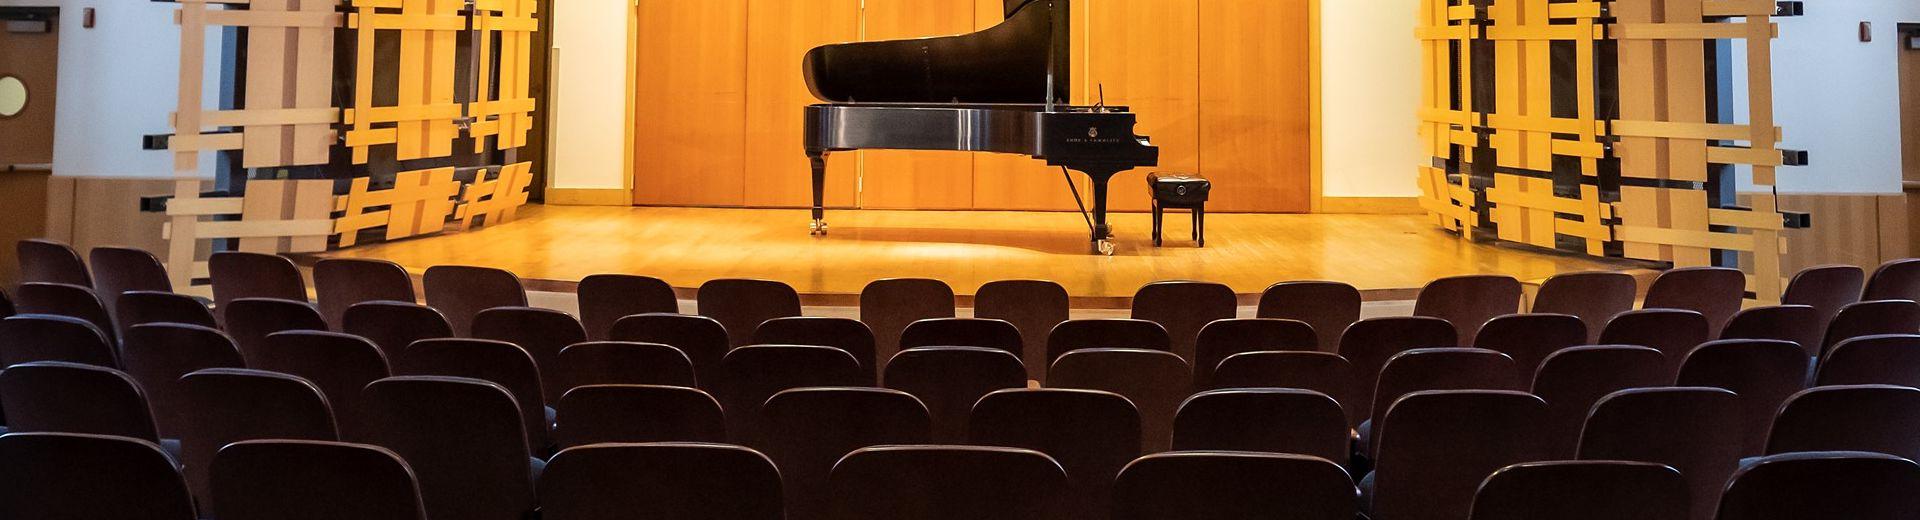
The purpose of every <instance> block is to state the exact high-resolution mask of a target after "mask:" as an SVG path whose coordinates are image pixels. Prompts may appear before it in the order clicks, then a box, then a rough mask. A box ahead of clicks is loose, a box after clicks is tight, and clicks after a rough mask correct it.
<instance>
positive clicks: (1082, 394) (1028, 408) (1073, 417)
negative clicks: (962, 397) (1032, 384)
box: [967, 388, 1140, 518]
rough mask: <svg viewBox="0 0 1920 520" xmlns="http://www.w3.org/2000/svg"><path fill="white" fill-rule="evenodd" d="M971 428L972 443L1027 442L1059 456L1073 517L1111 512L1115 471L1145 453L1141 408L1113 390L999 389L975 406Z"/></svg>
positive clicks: (1026, 445) (1066, 504)
mask: <svg viewBox="0 0 1920 520" xmlns="http://www.w3.org/2000/svg"><path fill="white" fill-rule="evenodd" d="M967 429H968V434H967V438H968V444H975V445H982V446H1009V447H1015V448H1026V449H1030V450H1034V451H1038V452H1041V453H1045V454H1047V456H1049V457H1052V458H1053V459H1054V460H1055V461H1057V462H1059V463H1060V466H1061V467H1062V468H1065V469H1066V471H1067V485H1066V489H1065V490H1064V495H1063V496H1064V499H1063V502H1064V503H1063V504H1061V505H1060V507H1062V508H1063V509H1065V510H1066V511H1067V512H1068V513H1069V515H1068V517H1069V518H1107V517H1108V516H1107V512H1108V510H1109V509H1111V508H1112V505H1113V499H1112V488H1113V480H1114V476H1116V475H1118V474H1119V473H1120V468H1122V467H1125V466H1126V465H1127V462H1129V461H1132V460H1133V459H1134V458H1135V457H1138V456H1140V413H1139V412H1137V411H1135V410H1134V408H1133V403H1132V402H1130V401H1128V400H1127V398H1125V397H1121V396H1120V394H1115V393H1112V392H1102V391H1098V390H1069V389H1061V388H1040V389H1031V390H1025V389H1022V390H1001V391H997V392H994V393H991V394H987V395H986V396H985V397H982V398H980V402H979V403H977V404H975V405H974V406H973V415H972V416H971V417H970V418H969V419H968V422H967Z"/></svg>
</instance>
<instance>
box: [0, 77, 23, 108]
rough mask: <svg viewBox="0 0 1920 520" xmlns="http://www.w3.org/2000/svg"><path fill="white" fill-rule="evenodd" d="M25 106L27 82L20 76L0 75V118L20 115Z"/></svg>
mask: <svg viewBox="0 0 1920 520" xmlns="http://www.w3.org/2000/svg"><path fill="white" fill-rule="evenodd" d="M26 108H27V84H26V83H22V82H20V78H16V77H13V76H0V118H8V117H13V116H17V115H20V111H22V110H26Z"/></svg>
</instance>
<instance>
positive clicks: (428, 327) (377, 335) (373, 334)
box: [340, 301, 453, 359]
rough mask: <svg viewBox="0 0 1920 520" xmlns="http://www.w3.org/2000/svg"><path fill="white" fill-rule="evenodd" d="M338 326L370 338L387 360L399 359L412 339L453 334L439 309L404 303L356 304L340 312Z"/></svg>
mask: <svg viewBox="0 0 1920 520" xmlns="http://www.w3.org/2000/svg"><path fill="white" fill-rule="evenodd" d="M340 327H341V329H340V330H341V331H342V332H346V333H348V334H352V335H355V336H360V337H363V338H367V340H369V341H372V342H373V344H374V345H376V346H378V347H380V352H381V353H382V354H385V355H386V356H387V359H397V358H399V357H400V355H401V354H402V353H404V352H406V351H407V346H408V345H412V344H413V342H415V341H420V340H423V339H437V338H451V337H453V325H452V324H450V323H447V318H446V316H443V315H441V314H440V311H438V310H435V309H434V308H432V307H428V306H425V305H419V304H415V303H408V302H392V301H372V302H366V303H356V304H354V305H353V306H352V307H348V308H347V311H346V313H345V314H344V315H342V318H341V321H340Z"/></svg>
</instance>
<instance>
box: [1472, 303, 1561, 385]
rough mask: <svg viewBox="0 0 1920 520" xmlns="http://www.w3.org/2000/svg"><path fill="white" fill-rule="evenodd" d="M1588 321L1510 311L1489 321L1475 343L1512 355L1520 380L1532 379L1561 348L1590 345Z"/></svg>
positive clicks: (1554, 315)
mask: <svg viewBox="0 0 1920 520" xmlns="http://www.w3.org/2000/svg"><path fill="white" fill-rule="evenodd" d="M1587 343H1588V342H1587V324H1586V322H1584V321H1580V318H1578V317H1575V316H1573V315H1570V314H1539V313H1535V314H1509V315H1506V316H1500V317H1496V318H1494V319H1491V320H1487V323H1486V324H1485V325H1482V326H1481V327H1480V333H1479V334H1477V335H1475V336H1474V339H1473V346H1474V347H1476V348H1484V349H1487V350H1493V351H1498V352H1500V353H1502V354H1506V355H1507V356H1508V357H1511V358H1513V363H1514V366H1515V369H1516V370H1517V372H1515V374H1516V375H1518V376H1519V378H1520V381H1521V382H1522V383H1525V382H1527V381H1532V380H1533V375H1534V373H1535V372H1539V371H1540V364H1541V363H1544V362H1546V360H1547V357H1548V356H1552V355H1553V353H1555V352H1559V351H1560V350H1561V349H1565V348H1568V347H1573V346H1577V345H1585V344H1587Z"/></svg>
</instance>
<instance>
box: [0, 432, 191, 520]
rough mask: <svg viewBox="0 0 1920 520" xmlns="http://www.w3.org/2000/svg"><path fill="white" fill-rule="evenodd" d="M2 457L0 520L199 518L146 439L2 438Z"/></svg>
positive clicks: (173, 470)
mask: <svg viewBox="0 0 1920 520" xmlns="http://www.w3.org/2000/svg"><path fill="white" fill-rule="evenodd" d="M0 460H4V461H7V462H6V463H5V464H0V518H21V519H26V518H49V519H52V518H59V519H68V518H72V519H80V518H112V519H114V520H193V519H195V518H198V516H197V515H195V514H194V509H193V497H192V496H190V495H188V493H187V485H186V482H185V481H184V480H183V479H182V477H181V476H180V470H179V469H178V468H177V467H175V466H174V462H173V460H171V459H169V458H167V455H166V454H165V453H163V452H161V450H160V448H159V447H158V446H154V445H153V444H152V443H151V442H145V441H142V440H136V439H128V438H124V437H111V436H105V435H77V434H64V433H14V434H9V435H0ZM222 518H225V517H222Z"/></svg>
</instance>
